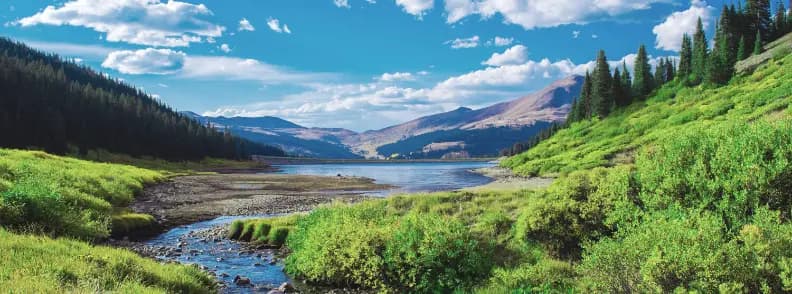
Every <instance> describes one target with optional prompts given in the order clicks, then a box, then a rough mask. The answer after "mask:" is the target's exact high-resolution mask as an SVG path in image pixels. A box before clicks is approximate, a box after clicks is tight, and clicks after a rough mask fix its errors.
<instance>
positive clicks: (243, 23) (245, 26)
mask: <svg viewBox="0 0 792 294" xmlns="http://www.w3.org/2000/svg"><path fill="white" fill-rule="evenodd" d="M239 30H240V31H251V32H252V31H255V30H256V28H255V27H253V24H251V23H250V21H249V20H247V18H242V20H240V21H239Z"/></svg>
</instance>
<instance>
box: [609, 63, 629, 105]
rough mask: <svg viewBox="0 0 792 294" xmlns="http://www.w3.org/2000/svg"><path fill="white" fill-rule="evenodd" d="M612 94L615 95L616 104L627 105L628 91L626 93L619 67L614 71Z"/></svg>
mask: <svg viewBox="0 0 792 294" xmlns="http://www.w3.org/2000/svg"><path fill="white" fill-rule="evenodd" d="M610 92H611V95H613V100H614V104H615V105H616V106H619V107H623V106H626V105H627V103H628V102H627V99H628V98H627V93H624V86H622V74H621V72H619V67H616V69H615V70H614V71H613V79H611V90H610Z"/></svg>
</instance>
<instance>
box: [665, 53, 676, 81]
mask: <svg viewBox="0 0 792 294" xmlns="http://www.w3.org/2000/svg"><path fill="white" fill-rule="evenodd" d="M675 76H676V69H675V68H674V61H673V60H671V59H670V58H666V62H665V82H666V83H668V82H671V81H673V80H674V77H675Z"/></svg>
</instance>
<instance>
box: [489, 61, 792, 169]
mask: <svg viewBox="0 0 792 294" xmlns="http://www.w3.org/2000/svg"><path fill="white" fill-rule="evenodd" d="M790 81H792V55H790V54H786V55H785V56H784V58H780V59H778V60H774V61H770V62H769V63H768V64H766V65H765V66H763V67H762V68H760V69H759V70H757V71H756V72H754V73H753V74H751V75H748V76H743V77H736V78H734V80H733V81H732V82H731V83H730V84H729V85H727V86H724V87H720V88H708V87H706V86H699V87H695V88H688V87H685V86H684V85H682V83H681V82H680V83H676V82H674V83H670V84H668V85H666V86H664V87H663V88H661V89H659V90H658V91H657V92H656V93H655V95H653V96H652V97H650V99H648V100H647V101H646V102H638V103H635V104H633V105H631V106H630V107H627V108H626V109H622V110H618V111H617V112H615V113H613V114H612V115H610V116H609V117H607V118H605V119H603V120H601V121H599V120H594V121H582V122H578V123H574V124H573V125H572V126H570V127H569V128H568V129H565V130H562V131H560V132H558V133H557V134H556V135H554V136H553V137H552V138H550V139H548V140H546V141H545V142H542V143H541V144H539V145H538V146H536V147H534V148H533V149H531V150H529V151H527V152H525V153H523V154H520V155H517V156H514V157H511V158H508V159H506V160H504V161H502V162H501V165H502V166H504V167H507V168H511V169H513V170H514V171H515V172H516V173H518V174H522V175H531V176H536V175H557V174H566V173H570V172H573V171H576V170H582V169H590V168H594V167H599V166H612V165H615V164H617V163H618V162H615V160H614V159H615V158H618V157H619V156H620V155H631V154H632V153H633V151H634V150H636V149H638V148H640V147H642V146H646V145H650V144H652V143H655V142H657V141H658V139H659V138H666V137H670V136H673V134H676V133H679V132H681V131H683V130H686V129H690V128H697V127H699V128H700V127H707V126H711V125H717V124H720V123H723V122H727V121H731V122H742V123H748V122H750V121H753V120H756V119H758V118H762V117H766V116H770V117H772V115H773V114H776V113H778V112H785V113H787V114H788V113H789V110H788V109H789V105H790V102H792V82H790Z"/></svg>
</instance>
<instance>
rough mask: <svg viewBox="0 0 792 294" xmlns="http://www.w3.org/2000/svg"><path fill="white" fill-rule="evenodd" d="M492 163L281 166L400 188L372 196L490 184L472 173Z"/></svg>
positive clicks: (284, 170)
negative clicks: (352, 177) (367, 179)
mask: <svg viewBox="0 0 792 294" xmlns="http://www.w3.org/2000/svg"><path fill="white" fill-rule="evenodd" d="M492 165H493V164H492V163H488V162H450V163H445V162H443V163H349V164H304V165H282V166H277V167H278V168H279V169H280V173H284V174H300V175H321V176H336V175H339V174H340V175H343V176H356V177H366V178H371V179H374V180H376V182H377V183H379V184H389V185H393V186H396V187H397V188H394V189H391V190H386V191H376V192H372V193H369V194H371V195H376V196H388V195H392V194H398V193H415V192H437V191H452V190H458V189H462V188H467V187H475V186H480V185H484V184H487V183H489V182H491V181H492V179H490V178H488V177H485V176H482V175H480V174H477V173H474V172H472V171H471V170H473V169H477V168H482V167H489V166H492Z"/></svg>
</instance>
